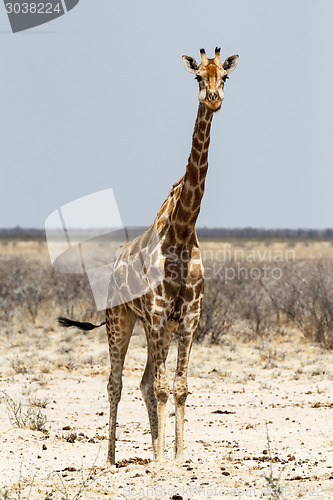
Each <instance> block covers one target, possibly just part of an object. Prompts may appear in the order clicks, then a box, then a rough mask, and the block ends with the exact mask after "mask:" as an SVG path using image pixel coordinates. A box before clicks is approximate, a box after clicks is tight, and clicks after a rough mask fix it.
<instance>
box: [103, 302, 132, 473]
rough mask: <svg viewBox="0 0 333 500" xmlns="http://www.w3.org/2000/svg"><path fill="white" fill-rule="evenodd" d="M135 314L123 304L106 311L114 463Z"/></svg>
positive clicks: (110, 459)
mask: <svg viewBox="0 0 333 500" xmlns="http://www.w3.org/2000/svg"><path fill="white" fill-rule="evenodd" d="M135 321H136V318H135V315H134V314H133V312H132V311H131V310H130V309H129V308H128V307H127V306H126V305H125V304H122V305H120V306H116V307H113V308H112V309H108V310H107V312H106V331H107V335H108V342H109V353H110V367H111V370H110V377H109V382H108V397H109V402H110V419H109V445H108V457H107V458H108V462H109V463H111V464H114V463H115V445H116V422H117V410H118V403H119V401H120V397H121V389H122V371H123V365H124V360H125V356H126V352H127V348H128V344H129V341H130V338H131V335H132V331H133V328H134V325H135Z"/></svg>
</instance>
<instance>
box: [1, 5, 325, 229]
mask: <svg viewBox="0 0 333 500" xmlns="http://www.w3.org/2000/svg"><path fill="white" fill-rule="evenodd" d="M332 25H333V3H332V1H331V0H320V1H319V2H313V1H308V0H292V1H290V0H288V1H287V0H275V1H267V0H235V1H233V2H231V1H230V0H228V1H226V0H205V2H202V1H200V2H199V1H196V0H191V1H190V0H183V1H182V2H179V1H174V0H169V1H168V2H162V1H156V0H154V1H153V0H146V1H141V2H137V1H134V0H131V1H125V2H113V1H112V0H98V1H93V0H90V1H87V0H81V1H80V2H79V4H78V5H77V7H75V8H74V9H73V10H72V11H71V12H69V13H67V14H66V15H64V16H62V17H60V18H58V19H57V20H55V21H53V22H51V23H49V24H45V25H43V26H40V27H37V28H35V29H33V30H29V31H26V32H22V33H17V34H12V33H11V32H10V31H9V30H10V26H9V22H8V19H7V17H6V13H5V10H4V7H3V6H2V7H1V6H0V31H1V32H0V40H1V47H2V50H1V54H0V57H1V68H2V78H1V83H0V90H1V94H0V96H1V97H0V113H1V129H2V130H1V136H0V137H1V145H0V147H1V171H0V183H1V205H0V227H10V226H14V225H17V224H19V225H21V226H23V227H40V228H41V227H43V226H44V222H45V219H46V218H47V216H48V215H49V214H50V213H51V212H52V211H54V210H55V209H57V208H58V207H59V206H61V205H63V204H65V203H68V202H70V201H72V200H75V199H76V198H79V197H81V196H85V195H88V194H91V193H94V192H96V191H99V190H102V189H106V188H113V190H114V194H115V197H116V200H117V202H118V206H119V211H120V214H121V216H122V219H123V223H124V224H125V225H148V224H150V223H151V222H152V220H153V219H154V217H155V214H156V212H157V210H158V208H159V206H160V205H161V203H162V202H163V200H164V199H165V198H166V196H167V194H168V192H169V190H170V188H171V186H172V184H173V183H174V182H176V181H178V179H179V178H180V177H181V176H182V175H183V173H184V170H185V166H186V161H187V157H188V154H189V150H190V145H191V136H192V131H193V126H194V121H195V115H196V111H197V105H198V103H197V96H198V89H197V83H196V82H195V81H194V80H193V76H192V75H190V74H189V73H187V72H186V70H185V68H184V67H183V64H182V61H181V56H182V55H183V54H187V55H191V56H194V57H196V58H197V59H200V56H199V49H200V48H201V47H204V48H205V49H206V52H207V55H208V57H209V56H210V55H211V54H213V51H214V47H215V46H216V45H221V47H222V57H223V58H225V57H227V56H229V55H232V54H239V55H240V60H239V64H238V67H237V69H236V70H235V72H234V73H232V74H231V75H230V80H228V82H227V83H226V87H225V101H224V103H223V106H222V110H221V111H220V112H219V113H218V114H216V115H215V116H214V120H213V125H212V140H211V149H210V155H209V171H208V177H207V184H206V192H205V196H204V199H203V205H202V209H201V214H200V217H199V220H198V226H208V227H216V226H220V227H244V226H254V227H266V228H282V227H288V228H297V227H304V228H308V227H313V228H326V227H333V196H332V192H333V190H332V187H333V168H332V157H333V142H332V131H333V130H332V116H333V109H332V107H333V106H332V102H333V99H332V83H331V82H332V80H333V66H332V50H333V30H332Z"/></svg>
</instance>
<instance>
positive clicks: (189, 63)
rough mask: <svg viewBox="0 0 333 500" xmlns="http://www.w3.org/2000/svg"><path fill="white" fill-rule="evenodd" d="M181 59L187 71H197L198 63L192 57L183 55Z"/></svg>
mask: <svg viewBox="0 0 333 500" xmlns="http://www.w3.org/2000/svg"><path fill="white" fill-rule="evenodd" d="M182 59H183V63H184V66H185V68H186V69H187V71H189V72H190V73H196V72H197V71H198V69H199V64H198V63H197V61H196V60H195V59H194V58H193V57H190V56H183V57H182Z"/></svg>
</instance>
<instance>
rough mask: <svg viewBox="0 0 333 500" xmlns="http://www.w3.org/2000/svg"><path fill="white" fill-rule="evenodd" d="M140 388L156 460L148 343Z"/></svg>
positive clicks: (154, 418) (155, 434) (153, 397)
mask: <svg viewBox="0 0 333 500" xmlns="http://www.w3.org/2000/svg"><path fill="white" fill-rule="evenodd" d="M140 389H141V392H142V396H143V399H144V402H145V404H146V408H147V412H148V418H149V425H150V432H151V439H152V445H153V453H154V460H156V459H157V438H158V416H157V401H156V397H155V393H154V364H153V361H152V358H151V353H150V349H149V344H148V357H147V364H146V368H145V371H144V374H143V377H142V380H141V383H140Z"/></svg>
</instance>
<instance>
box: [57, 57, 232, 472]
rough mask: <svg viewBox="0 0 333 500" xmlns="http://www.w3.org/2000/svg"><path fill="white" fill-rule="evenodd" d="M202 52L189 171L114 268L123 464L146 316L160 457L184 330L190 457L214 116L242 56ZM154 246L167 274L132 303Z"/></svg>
mask: <svg viewBox="0 0 333 500" xmlns="http://www.w3.org/2000/svg"><path fill="white" fill-rule="evenodd" d="M201 55H202V62H201V64H200V65H198V64H197V63H196V61H195V60H194V59H193V58H189V57H186V56H184V57H183V60H184V64H185V66H186V68H187V69H188V70H189V71H190V72H193V73H195V74H196V78H197V80H198V81H199V86H200V93H199V101H200V103H199V108H198V114H197V119H196V124H195V128H194V133H193V139H192V149H191V153H190V156H189V159H188V164H187V167H186V172H185V175H184V177H183V178H182V179H181V180H180V181H179V182H178V183H177V184H176V185H174V187H173V188H172V189H171V191H170V194H169V196H168V197H167V199H166V200H165V202H164V203H163V205H162V206H161V208H160V210H159V212H158V214H157V217H156V219H155V221H154V222H153V224H152V225H151V227H150V228H149V229H147V231H145V232H144V233H143V234H141V235H140V236H138V237H137V238H135V239H134V240H133V241H132V242H130V243H128V244H127V245H126V246H124V247H123V248H122V250H121V251H120V253H119V254H118V256H117V258H116V261H115V265H114V270H115V271H114V276H115V278H114V279H115V281H114V282H113V283H112V281H111V283H110V285H111V287H112V286H113V285H117V284H118V288H119V294H120V295H123V300H122V301H120V302H122V303H120V305H117V306H115V307H110V308H109V309H107V311H106V329H107V335H108V343H109V351H110V364H111V371H110V377H109V383H108V396H109V401H110V421H109V449H108V461H109V462H110V463H115V440H116V418H117V408H118V403H119V400H120V396H121V389H122V370H123V364H124V359H125V355H126V352H127V348H128V344H129V340H130V337H131V334H132V331H133V328H134V325H135V322H136V321H137V320H138V319H139V320H141V321H142V323H143V326H144V329H145V333H146V338H147V350H148V353H147V364H146V368H145V371H144V374H143V377H142V381H141V384H140V388H141V391H142V394H143V398H144V401H145V403H146V406H147V410H148V416H149V422H150V428H151V435H152V443H153V452H154V458H155V459H157V460H162V459H163V457H164V427H165V405H166V402H167V400H168V396H169V383H168V380H167V377H166V369H165V362H166V358H167V354H168V350H169V346H170V342H171V340H172V338H173V337H174V335H175V334H176V333H177V338H178V358H177V367H176V372H175V379H174V384H173V397H174V402H175V434H176V439H175V458H176V461H177V462H182V461H183V429H184V409H185V402H186V398H187V394H188V387H187V369H188V361H189V355H190V350H191V346H192V341H193V337H194V334H195V332H196V329H197V326H198V323H199V319H200V314H201V302H202V297H203V288H204V281H203V265H202V261H201V255H200V250H199V245H198V240H197V235H196V232H195V223H196V220H197V217H198V215H199V211H200V205H201V200H202V196H203V193H204V186H205V177H206V173H207V168H208V147H209V141H210V127H211V121H212V117H213V113H214V111H216V110H218V109H219V108H220V106H221V104H222V100H223V97H224V93H223V85H224V81H225V79H226V76H227V73H229V72H230V71H233V69H234V68H235V67H236V64H237V61H238V56H231V57H230V58H228V59H226V61H225V62H224V64H223V65H222V63H221V61H220V51H219V49H216V51H215V58H214V59H207V58H206V56H205V52H204V51H203V50H201ZM156 235H157V236H158V237H157V238H156ZM152 242H153V243H152ZM156 242H157V243H156ZM147 248H149V252H148V253H149V255H148V256H147V255H145V262H144V266H143V272H144V274H146V275H151V274H152V271H154V270H157V271H158V273H160V275H162V276H163V279H162V280H160V283H159V284H158V285H157V286H154V287H153V286H151V287H150V289H149V290H148V291H147V293H145V294H144V295H142V296H139V297H136V298H133V300H129V298H130V295H131V290H130V288H131V284H130V282H131V273H132V275H134V274H137V270H134V268H133V266H131V262H134V261H137V256H138V255H140V254H141V253H142V251H143V250H145V249H147ZM125 264H126V265H125ZM161 273H162V274H161ZM136 278H137V276H136ZM117 280H118V281H117ZM67 326H68V325H67Z"/></svg>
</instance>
